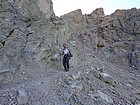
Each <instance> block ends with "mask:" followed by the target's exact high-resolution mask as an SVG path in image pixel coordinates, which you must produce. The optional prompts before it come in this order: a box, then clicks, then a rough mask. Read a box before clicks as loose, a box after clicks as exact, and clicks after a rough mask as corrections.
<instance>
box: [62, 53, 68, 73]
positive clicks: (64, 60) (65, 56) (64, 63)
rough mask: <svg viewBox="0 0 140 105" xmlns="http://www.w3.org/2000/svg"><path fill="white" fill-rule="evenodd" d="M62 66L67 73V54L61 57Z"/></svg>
mask: <svg viewBox="0 0 140 105" xmlns="http://www.w3.org/2000/svg"><path fill="white" fill-rule="evenodd" d="M63 66H64V68H65V70H66V71H68V69H69V56H68V54H65V55H64V57H63Z"/></svg>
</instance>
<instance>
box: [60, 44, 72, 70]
mask: <svg viewBox="0 0 140 105" xmlns="http://www.w3.org/2000/svg"><path fill="white" fill-rule="evenodd" d="M63 47H64V49H63V51H62V53H61V55H63V66H64V69H65V70H66V71H68V70H69V68H70V66H69V59H70V58H71V57H72V54H71V52H70V50H69V49H68V47H67V45H66V44H63Z"/></svg>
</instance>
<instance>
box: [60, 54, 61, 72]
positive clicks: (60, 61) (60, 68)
mask: <svg viewBox="0 0 140 105" xmlns="http://www.w3.org/2000/svg"><path fill="white" fill-rule="evenodd" d="M60 70H61V53H60Z"/></svg>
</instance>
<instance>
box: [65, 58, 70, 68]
mask: <svg viewBox="0 0 140 105" xmlns="http://www.w3.org/2000/svg"><path fill="white" fill-rule="evenodd" d="M66 65H67V69H69V68H70V66H69V56H67V58H66Z"/></svg>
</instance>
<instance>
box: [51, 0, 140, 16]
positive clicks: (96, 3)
mask: <svg viewBox="0 0 140 105" xmlns="http://www.w3.org/2000/svg"><path fill="white" fill-rule="evenodd" d="M52 1H53V8H54V12H55V15H57V16H61V15H64V14H67V13H69V12H71V11H74V10H76V9H81V10H82V13H83V14H90V13H92V12H93V10H95V9H96V8H100V7H101V8H103V9H104V12H105V15H110V14H111V13H113V12H115V10H117V9H131V8H134V7H136V8H137V9H140V0H52Z"/></svg>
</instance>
